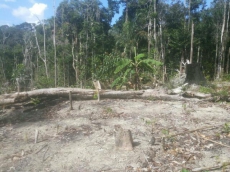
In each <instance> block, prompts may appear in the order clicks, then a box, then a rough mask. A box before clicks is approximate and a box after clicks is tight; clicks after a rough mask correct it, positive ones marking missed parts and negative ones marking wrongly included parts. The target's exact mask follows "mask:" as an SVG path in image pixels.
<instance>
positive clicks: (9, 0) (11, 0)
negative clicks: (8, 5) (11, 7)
mask: <svg viewBox="0 0 230 172" xmlns="http://www.w3.org/2000/svg"><path fill="white" fill-rule="evenodd" d="M15 1H16V0H5V2H15Z"/></svg>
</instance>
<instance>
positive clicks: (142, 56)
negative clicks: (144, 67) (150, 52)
mask: <svg viewBox="0 0 230 172" xmlns="http://www.w3.org/2000/svg"><path fill="white" fill-rule="evenodd" d="M144 57H145V54H138V55H137V56H136V57H134V59H135V63H137V62H138V61H140V60H141V59H142V58H144Z"/></svg>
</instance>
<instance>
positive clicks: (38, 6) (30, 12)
mask: <svg viewBox="0 0 230 172" xmlns="http://www.w3.org/2000/svg"><path fill="white" fill-rule="evenodd" d="M46 8H47V5H46V4H43V3H35V4H34V5H33V6H32V7H31V8H26V7H19V8H17V9H14V10H13V15H14V16H15V17H18V18H20V19H21V20H23V21H26V22H28V23H36V22H38V18H39V19H40V20H42V19H43V18H44V11H45V10H46Z"/></svg>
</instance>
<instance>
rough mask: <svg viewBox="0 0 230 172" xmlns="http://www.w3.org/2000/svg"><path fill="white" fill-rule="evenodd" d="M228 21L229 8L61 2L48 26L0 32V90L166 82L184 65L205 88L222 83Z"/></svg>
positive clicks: (198, 2)
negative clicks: (196, 71)
mask: <svg viewBox="0 0 230 172" xmlns="http://www.w3.org/2000/svg"><path fill="white" fill-rule="evenodd" d="M121 6H123V7H124V10H123V13H122V15H121V16H120V18H119V19H118V20H117V21H116V23H115V24H113V25H112V24H111V22H112V19H113V17H114V15H115V14H116V13H118V12H119V8H120V7H121ZM229 15H230V1H229V0H215V1H213V2H212V3H211V4H210V5H209V6H207V3H206V1H205V0H193V1H189V0H187V1H181V0H175V1H169V2H168V1H163V0H129V1H127V0H108V7H105V6H103V5H102V3H101V2H100V1H99V0H63V1H62V2H61V3H60V4H59V6H58V7H57V9H56V13H55V15H54V17H52V18H49V19H47V20H40V22H39V23H37V24H33V23H22V24H20V25H15V26H7V25H3V26H0V78H1V79H0V85H4V84H5V83H6V82H8V83H10V85H11V87H12V89H14V85H15V84H16V78H21V80H22V81H21V82H23V83H26V85H28V87H30V89H32V88H34V87H35V88H44V87H55V86H56V87H57V86H76V87H89V86H91V85H92V82H91V81H92V80H93V79H99V80H100V81H103V82H104V83H107V84H108V85H110V86H114V87H115V86H116V84H118V85H119V84H124V81H125V82H128V81H130V82H134V83H135V82H136V84H139V83H140V82H142V81H141V80H142V79H143V78H146V76H149V78H153V77H155V78H157V79H158V80H161V81H162V82H165V81H166V79H167V78H170V77H171V76H173V75H175V73H176V72H177V71H178V70H181V65H182V64H184V63H185V62H186V61H188V60H190V61H192V63H200V64H201V65H202V66H203V72H204V74H205V76H206V78H207V79H209V80H214V79H228V78H230V77H229V63H230V62H229V55H230V47H229V45H230V41H229ZM54 45H55V46H54ZM150 63H151V65H150ZM156 64H160V65H156ZM125 67H126V68H125ZM122 69H123V70H122ZM132 71H133V72H132ZM166 76H167V77H166ZM122 77H123V78H124V77H125V80H122V82H120V83H118V82H114V81H118V80H119V79H121V78H122ZM134 78H135V79H134ZM149 80H151V79H149ZM17 81H19V80H17ZM112 83H113V84H112ZM114 83H116V84H114ZM136 88H140V86H136Z"/></svg>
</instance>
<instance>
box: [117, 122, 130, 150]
mask: <svg viewBox="0 0 230 172" xmlns="http://www.w3.org/2000/svg"><path fill="white" fill-rule="evenodd" d="M114 128H115V145H116V148H117V149H119V150H128V151H130V150H133V138H132V134H131V131H130V130H125V129H123V128H122V127H121V126H120V125H115V126H114Z"/></svg>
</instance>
